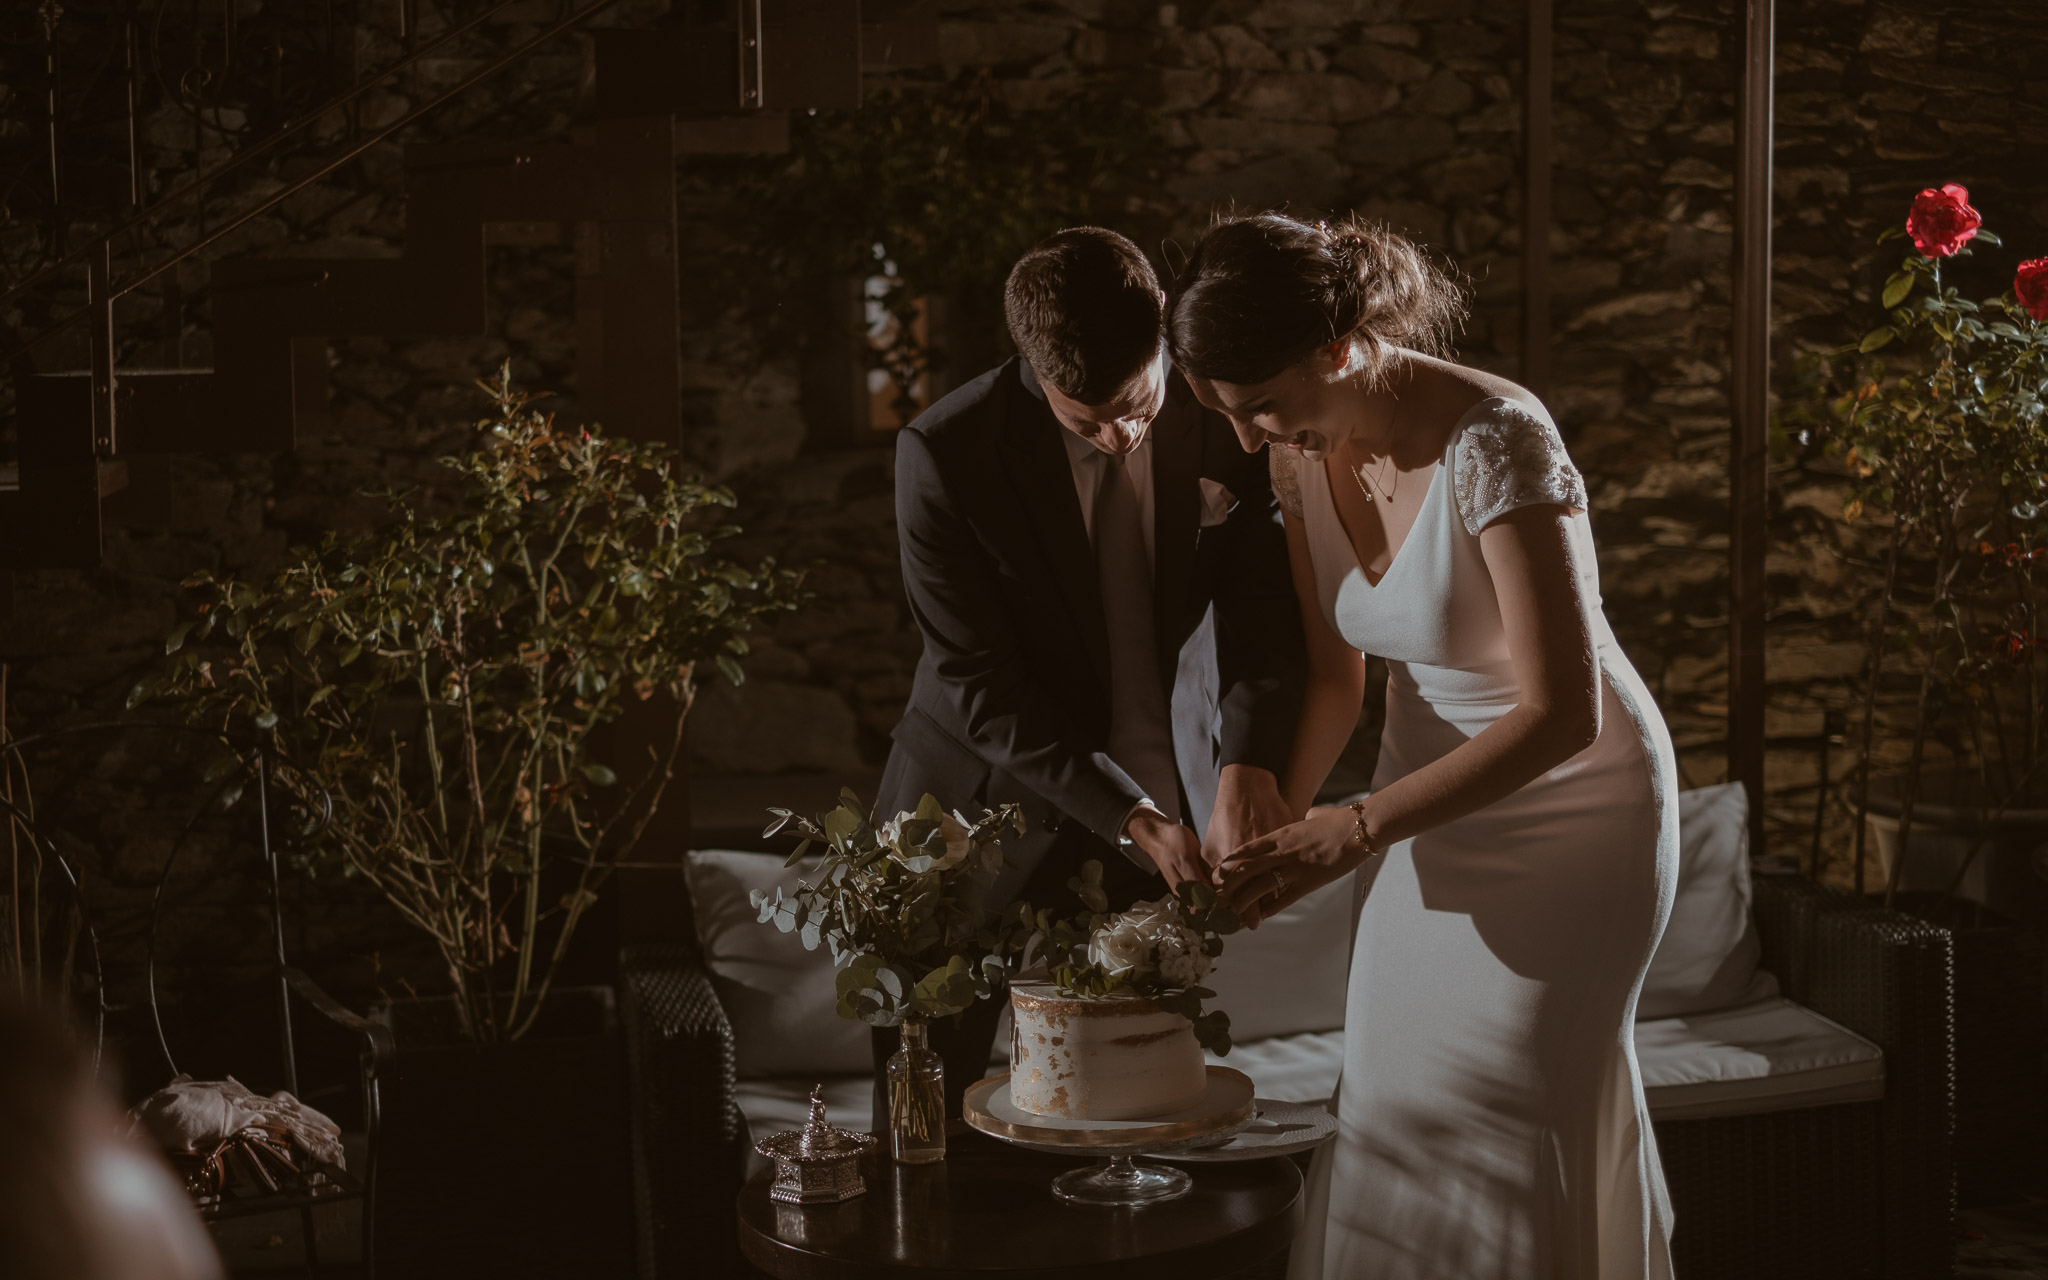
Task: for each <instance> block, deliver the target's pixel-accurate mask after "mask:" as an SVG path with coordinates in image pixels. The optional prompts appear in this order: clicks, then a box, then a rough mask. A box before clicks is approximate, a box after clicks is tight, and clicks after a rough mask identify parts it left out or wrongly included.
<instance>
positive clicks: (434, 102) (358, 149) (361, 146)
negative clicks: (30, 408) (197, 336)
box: [0, 0, 619, 365]
mask: <svg viewBox="0 0 2048 1280" xmlns="http://www.w3.org/2000/svg"><path fill="white" fill-rule="evenodd" d="M617 3H619V0H592V3H590V4H588V5H585V6H584V7H583V8H581V9H578V10H577V11H576V12H574V13H572V14H570V15H569V16H568V17H566V18H563V19H562V20H561V21H559V22H557V23H555V24H554V25H553V26H551V27H549V28H547V29H546V30H544V31H542V32H541V33H540V34H539V35H537V36H534V37H533V38H532V39H530V40H528V41H527V42H526V43H524V44H522V45H520V46H519V47H518V48H516V49H513V50H512V51H511V52H509V53H507V54H505V55H504V56H503V57H501V58H499V59H498V60H497V61H496V62H493V63H491V64H490V65H489V66H487V67H485V68H483V69H482V70H481V71H477V72H474V73H472V74H471V75H469V76H468V77H467V78H465V79H464V80H462V81H461V82H459V83H458V84H456V85H455V86H454V87H453V88H451V89H449V90H447V91H446V92H445V93H443V94H441V95H440V96H439V97H437V98H434V99H431V100H430V101H427V102H425V103H422V104H421V105H419V106H417V107H414V108H413V109H412V110H411V111H408V112H406V113H405V114H404V115H403V116H400V117H399V118H398V119H396V120H394V121H392V122H391V123H390V124H388V125H385V126H384V127H383V128H381V129H379V130H377V131H376V132H375V133H372V134H370V135H369V136H368V137H366V138H364V139H363V140H362V141H360V142H358V143H356V144H355V145H354V146H352V147H350V148H349V149H348V150H347V151H344V152H343V153H342V154H340V155H338V156H335V157H332V158H331V159H329V160H328V161H327V162H326V163H325V164H323V165H321V166H320V167H319V168H317V169H315V170H313V171H312V172H311V173H309V174H307V175H306V176H305V177H303V178H300V179H299V180H298V181H297V182H294V183H292V184H291V185H289V186H287V187H284V188H282V189H280V190H278V191H275V192H273V193H272V194H271V195H270V196H269V197H268V198H267V199H265V200H263V201H262V202H261V203H259V204H257V205H256V206H254V207H253V208H250V209H245V210H243V211H242V213H241V214H239V215H238V216H237V217H235V218H234V219H233V220H232V221H230V222H227V223H225V224H224V225H222V226H220V227H217V228H215V229H214V230H213V231H212V232H211V233H210V234H208V235H206V236H204V237H202V238H201V239H199V240H195V241H194V242H192V243H191V244H189V245H186V246H185V247H184V248H183V249H180V250H179V251H178V252H177V253H175V254H173V255H171V256H170V257H169V258H166V259H165V260H164V261H162V262H159V263H157V264H156V265H155V266H153V267H150V268H147V269H146V270H144V271H143V272H142V273H141V274H140V275H136V276H131V277H129V278H128V279H126V280H123V281H121V282H120V283H119V284H117V285H114V286H112V287H111V288H110V289H109V291H108V295H107V301H108V303H109V304H110V303H111V302H112V300H113V299H115V298H118V297H120V296H121V295H122V294H124V293H131V292H133V291H134V290H136V289H139V288H141V287H142V286H143V285H145V284H148V283H149V282H150V281H151V280H154V279H156V278H157V277H158V276H160V275H162V274H163V273H164V272H166V271H168V270H170V269H171V268H172V267H175V266H177V265H178V264H179V263H180V262H183V261H184V260H185V259H187V258H189V257H191V256H192V255H194V254H196V253H198V252H199V251H200V250H201V249H204V248H205V247H206V246H208V245H210V244H213V243H214V242H215V241H217V240H220V239H221V238H223V237H224V236H226V235H227V234H228V233H229V232H231V231H234V230H235V229H236V228H238V227H240V226H242V224H244V223H246V222H248V221H250V220H252V219H253V218H255V217H256V216H257V215H259V214H262V213H265V212H267V211H268V210H270V209H273V208H275V207H277V206H278V205H280V204H282V203H284V202H285V201H286V200H288V199H290V198H291V197H292V196H295V195H297V194H298V193H299V192H301V191H303V190H305V189H306V188H307V187H310V186H312V185H313V184H314V183H315V182H318V181H319V180H320V179H322V178H324V177H326V176H327V175H328V174H330V173H333V172H334V171H335V170H336V169H339V168H340V167H341V166H343V165H345V164H347V163H348V162H349V161H351V160H354V159H355V158H356V157H357V156H359V155H361V154H363V152H365V151H368V150H369V149H370V148H371V147H374V146H376V145H377V144H378V143H380V142H382V141H384V139H386V138H388V137H390V136H391V135H392V134H394V133H397V132H398V131H399V130H400V129H403V128H405V127H406V126H407V125H410V124H412V123H413V122H414V121H416V120H418V119H419V118H420V117H422V116H424V115H426V114H428V113H429V112H431V111H435V110H437V109H439V108H440V107H442V106H444V105H446V104H447V103H448V102H450V101H451V100H453V99H455V98H459V97H461V96H462V95H463V94H466V93H468V92H469V91H470V90H471V89H474V88H475V87H476V86H477V85H479V84H482V83H483V82H484V81H486V80H488V79H490V78H491V77H492V76H495V75H497V74H498V73H499V72H501V71H503V70H505V69H506V68H507V67H509V66H511V65H512V64H513V63H515V62H518V61H519V60H520V59H522V58H524V57H525V56H526V55H527V54H529V53H532V52H533V51H534V50H535V49H538V48H539V47H540V46H542V45H544V44H546V43H548V42H549V41H551V40H553V39H554V38H555V37H557V36H559V35H561V34H562V33H563V32H565V31H568V30H569V29H570V28H572V27H576V26H580V25H582V24H583V23H584V22H586V21H588V20H589V19H591V18H593V17H596V16H597V15H598V14H599V13H601V12H603V11H604V10H606V9H609V8H611V7H612V6H613V5H615V4H617ZM100 243H102V240H101V239H100V238H95V239H94V241H93V244H94V245H95V246H97V245H99V244H100ZM99 309H100V308H99V304H98V303H97V301H95V303H92V304H88V305H86V306H84V307H80V308H79V309H78V310H76V311H74V312H72V313H71V314H70V315H68V316H65V317H64V318H63V319H61V320H57V321H55V322H53V323H52V324H51V325H50V326H49V327H48V328H46V329H44V330H43V331H42V332H41V333H39V334H37V335H36V336H35V337H33V338H30V339H29V340H28V341H27V342H24V343H22V344H21V345H19V346H17V347H15V348H14V349H13V350H11V351H9V352H8V353H7V354H6V356H4V357H0V365H7V364H11V363H12V362H13V361H15V360H17V359H20V358H21V357H22V356H24V355H26V354H28V353H29V352H30V351H33V350H35V349H36V348H37V347H39V346H41V345H42V344H43V343H44V342H46V341H48V340H49V339H50V338H52V337H54V336H55V335H57V334H58V333H60V332H62V331H63V330H65V329H67V328H69V327H70V326H72V325H73V324H76V323H77V322H78V321H80V320H83V319H85V318H86V317H87V316H90V315H92V314H93V313H94V312H96V311H98V310H99Z"/></svg>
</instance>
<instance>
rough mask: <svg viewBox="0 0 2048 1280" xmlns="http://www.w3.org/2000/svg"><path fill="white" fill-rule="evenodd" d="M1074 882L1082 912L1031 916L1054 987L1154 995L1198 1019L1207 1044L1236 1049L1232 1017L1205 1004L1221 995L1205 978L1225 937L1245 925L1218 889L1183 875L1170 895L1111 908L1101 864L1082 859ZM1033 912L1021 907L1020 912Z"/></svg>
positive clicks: (1082, 993) (1087, 993)
mask: <svg viewBox="0 0 2048 1280" xmlns="http://www.w3.org/2000/svg"><path fill="white" fill-rule="evenodd" d="M1067 887H1068V888H1070V889H1072V890H1073V891H1074V892H1075V893H1077V894H1079V895H1080V897H1081V902H1082V905H1083V906H1084V908H1085V910H1084V911H1083V912H1082V913H1081V914H1080V915H1078V916H1075V917H1073V918H1070V919H1066V920H1059V919H1054V918H1053V917H1052V915H1051V913H1050V912H1046V911H1041V912H1038V913H1036V915H1035V918H1034V919H1033V920H1032V922H1031V924H1032V926H1033V927H1034V928H1035V929H1036V932H1037V934H1038V945H1039V955H1040V956H1041V957H1042V958H1043V959H1044V961H1045V963H1046V968H1047V972H1048V977H1049V979H1050V981H1051V982H1052V985H1053V987H1054V989H1055V990H1056V991H1058V992H1059V994H1061V995H1063V996H1070V997H1071V996H1078V997H1084V998H1101V997H1105V996H1134V997H1138V998H1141V999H1146V1000H1150V1001H1151V1002H1152V1003H1153V1004H1154V1005H1156V1006H1158V1007H1159V1008H1160V1009H1162V1010H1164V1011H1166V1012H1167V1013H1177V1014H1179V1015H1180V1016H1181V1017H1183V1018H1186V1019H1187V1020H1188V1021H1189V1022H1190V1023H1192V1024H1193V1026H1194V1032H1195V1039H1196V1041H1197V1042H1199V1043H1200V1044H1201V1046H1202V1047H1203V1048H1204V1049H1207V1050H1208V1051H1209V1052H1211V1053H1214V1054H1217V1055H1219V1056H1221V1055H1223V1054H1227V1053H1229V1052H1230V1015H1229V1014H1227V1013H1224V1012H1222V1011H1221V1010H1211V1011H1208V1012H1204V1011H1203V1009H1202V1002H1203V1001H1204V1000H1211V999H1214V998H1215V996H1216V993H1215V992H1214V991H1211V990H1209V989H1208V988H1207V987H1204V986H1203V985H1202V980H1203V979H1205V978H1207V977H1208V976H1209V971H1210V970H1211V969H1212V968H1213V967H1214V965H1215V961H1216V957H1217V956H1219V955H1221V954H1222V953H1223V936H1224V935H1225V934H1229V933H1234V932H1236V931H1237V929H1238V919H1237V915H1236V913H1234V912H1233V911H1231V909H1230V908H1229V907H1226V906H1224V905H1223V903H1222V901H1221V900H1220V899H1218V897H1217V896H1216V891H1215V889H1213V888H1211V887H1210V886H1208V885H1206V884H1203V883H1202V882H1201V881H1199V880H1188V881H1183V882H1182V883H1181V885H1180V886H1179V887H1178V888H1177V889H1175V890H1174V892H1173V893H1171V894H1168V895H1167V896H1165V897H1162V898H1157V899H1154V900H1153V901H1150V902H1139V903H1134V904H1133V905H1132V906H1131V907H1130V909H1128V910H1126V911H1120V912H1111V911H1110V910H1109V901H1108V899H1107V897H1106V896H1105V895H1104V894H1103V892H1102V864H1101V863H1098V862H1089V863H1086V864H1085V865H1083V867H1082V869H1081V875H1080V876H1079V877H1078V878H1077V879H1074V880H1070V881H1068V882H1067ZM1026 911H1028V908H1023V909H1020V912H1019V914H1020V916H1021V915H1023V914H1024V913H1025V912H1026Z"/></svg>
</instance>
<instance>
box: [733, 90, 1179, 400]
mask: <svg viewBox="0 0 2048 1280" xmlns="http://www.w3.org/2000/svg"><path fill="white" fill-rule="evenodd" d="M1153 125H1154V121H1153V120H1152V118H1151V117H1150V116H1149V115H1148V114H1147V113H1146V112H1145V111H1144V110H1143V109H1142V107H1141V106H1140V105H1139V104H1138V103H1137V102H1135V101H1134V100H1133V99H1132V96H1131V94H1130V93H1129V91H1128V85H1124V84H1117V83H1112V82H1109V81H1107V80H1105V81H1102V82H1099V83H1097V84H1094V85H1092V86H1090V87H1089V88H1087V89H1085V90H1083V91H1082V92H1081V93H1079V94H1077V95H1076V96H1075V97H1074V98H1072V99H1071V100H1070V101H1069V102H1067V103H1066V104H1064V105H1062V106H1059V107H1055V108H1050V109H1046V110H1039V111H1022V110H1018V109H1016V108H1013V107H1011V106H1009V105H1007V104H1006V103H1005V102H1004V101H1003V100H1002V99H1001V98H998V97H996V96H995V95H994V94H993V93H992V92H991V86H990V83H989V81H988V80H987V79H986V78H985V77H971V78H965V79H961V80H957V81H955V82H952V83H949V84H926V83H898V84H896V85H893V86H891V87H889V88H885V89H883V90H882V91H880V92H879V93H876V94H873V95H871V96H870V97H869V98H868V100H867V101H866V102H864V103H863V104H862V105H861V106H860V108H859V109H858V110H854V111H844V112H821V113H819V114H818V115H815V116H799V117H796V118H794V119H793V120H792V121H791V131H790V149H789V151H788V153H787V154H785V155H782V156H777V157H773V158H770V159H766V160H760V161H752V162H747V163H745V164H744V165H743V166H741V167H740V168H739V171H738V172H737V173H736V174H735V180H734V194H735V195H736V196H737V198H738V202H739V207H740V211H741V213H740V218H741V221H743V222H744V223H745V225H747V226H749V227H751V228H754V229H755V231H754V233H753V234H751V235H750V237H749V239H748V241H747V242H746V244H744V245H741V246H736V252H734V253H732V254H731V255H728V257H727V258H726V259H725V262H724V266H725V268H726V270H727V272H728V273H729V275H730V279H729V280H728V281H726V282H725V287H724V288H722V290H721V294H722V296H727V297H734V298H740V299H744V300H746V301H745V304H744V306H745V309H746V310H748V311H749V312H751V313H752V314H753V315H754V316H755V318H756V320H757V321H758V322H759V323H760V324H761V325H762V326H764V327H765V328H767V329H768V330H769V331H770V332H769V333H767V334H764V338H765V340H766V341H767V342H768V343H769V344H771V345H772V344H776V343H777V341H778V339H779V340H784V341H786V340H787V339H788V338H790V337H793V336H794V335H790V334H782V333H778V332H775V331H774V329H775V326H776V325H777V324H778V323H779V322H780V320H781V319H782V318H783V317H785V316H786V315H787V314H788V313H787V311H786V310H785V309H784V303H785V302H786V301H787V299H788V298H789V297H790V296H791V294H792V292H794V291H795V290H796V289H798V288H799V287H801V286H802V285H804V284H806V283H808V282H811V281H814V280H816V279H819V278H826V277H830V278H846V277H868V276H876V275H880V276H888V277H894V278H895V279H896V281H897V282H898V283H897V284H896V285H895V286H894V287H892V288H891V289H890V290H889V292H888V293H887V294H886V295H884V296H883V297H881V298H880V299H879V302H880V303H881V305H882V307H883V308H884V309H885V310H886V311H887V312H888V313H889V314H890V315H891V316H892V317H893V318H894V320H895V322H896V323H895V325H894V333H893V341H892V344H891V345H890V346H889V348H888V349H887V350H885V351H883V352H881V353H879V354H878V355H877V356H876V357H875V360H876V363H877V366H878V367H881V368H884V369H886V370H888V372H889V374H890V376H891V378H893V379H894V380H895V382H896V384H897V386H898V388H899V390H900V391H902V392H903V393H904V394H906V395H907V394H908V390H909V388H910V387H912V386H914V385H915V384H916V382H917V380H918V378H919V377H920V376H922V374H923V372H924V371H925V369H926V368H927V367H929V365H930V364H931V362H932V360H933V358H934V353H933V352H932V351H931V349H930V348H929V346H928V345H927V344H925V343H924V342H922V341H920V340H919V338H918V337H917V335H916V333H915V331H914V321H915V319H916V305H917V300H918V299H919V298H922V297H926V296H941V297H945V296H959V297H963V298H969V299H986V300H987V305H989V306H991V307H994V308H998V309H999V308H1000V305H1001V299H1002V285H1003V280H1004V278H1005V277H1006V276H1007V275H1008V274H1009V270H1010V266H1011V264H1012V263H1014V262H1015V261H1016V260H1017V258H1018V256H1019V255H1021V254H1022V253H1023V252H1024V250H1026V249H1028V248H1030V247H1031V246H1032V245H1033V244H1035V243H1036V242H1038V241H1039V240H1041V239H1043V238H1044V237H1045V236H1047V235H1050V234H1051V233H1052V232H1054V231H1057V230H1058V229H1060V228H1061V227H1064V226H1071V225H1074V224H1077V223H1088V222H1101V221H1105V220H1116V219H1118V218H1119V217H1120V215H1122V214H1124V213H1125V206H1126V205H1127V204H1128V203H1129V201H1130V198H1131V196H1132V193H1135V192H1139V191H1142V190H1145V189H1146V188H1147V187H1148V186H1149V185H1150V181H1149V180H1150V177H1151V169H1152V164H1153V162H1152V160H1151V157H1153V156H1154V155H1156V154H1157V153H1158V148H1157V145H1156V142H1155V141H1154V139H1153V136H1152V131H1153Z"/></svg>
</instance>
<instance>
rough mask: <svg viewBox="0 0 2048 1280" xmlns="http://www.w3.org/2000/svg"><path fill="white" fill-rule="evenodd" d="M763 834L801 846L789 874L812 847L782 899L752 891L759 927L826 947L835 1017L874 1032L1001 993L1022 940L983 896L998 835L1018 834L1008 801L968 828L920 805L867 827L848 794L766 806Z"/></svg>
mask: <svg viewBox="0 0 2048 1280" xmlns="http://www.w3.org/2000/svg"><path fill="white" fill-rule="evenodd" d="M769 812H770V813H772V814H774V815H775V821H774V822H773V823H771V824H770V825H769V827H768V830H767V832H766V834H768V835H774V834H776V833H778V832H780V831H783V830H785V829H789V830H794V831H796V832H797V833H798V834H800V835H801V836H802V837H803V840H802V841H801V842H800V843H799V844H798V845H797V847H796V850H795V851H794V852H793V853H791V854H790V856H789V862H790V865H795V864H797V863H799V862H802V861H803V860H804V859H805V858H806V857H807V856H808V855H810V854H811V852H812V850H813V849H820V852H819V854H818V855H817V856H816V858H815V859H814V860H813V861H812V863H811V865H810V866H808V867H807V868H806V875H807V878H806V879H804V880H803V881H800V882H799V886H798V888H797V891H796V893H795V894H794V895H792V896H784V894H783V892H782V890H780V889H777V890H775V891H774V892H773V893H772V894H771V893H764V892H762V891H760V890H756V891H755V892H754V894H753V899H752V900H753V904H754V907H755V909H756V910H757V911H759V912H760V921H761V923H763V924H773V925H774V926H775V927H776V928H777V929H779V930H781V931H782V932H784V933H794V934H796V935H797V937H798V939H799V940H800V941H801V942H802V943H803V945H804V947H805V948H806V949H807V950H811V951H815V950H817V949H818V947H819V946H821V945H822V946H824V947H825V948H827V949H828V950H829V951H830V952H831V954H832V961H833V963H834V965H836V966H837V968H838V977H837V979H836V982H837V989H838V996H839V998H838V1005H837V1008H838V1012H839V1016H840V1017H842V1018H851V1019H856V1020H858V1021H861V1022H865V1023H868V1024H869V1025H871V1026H877V1027H893V1026H896V1025H898V1024H899V1023H901V1022H902V1021H903V1020H904V1019H905V1018H912V1017H914V1018H925V1019H930V1018H938V1017H945V1016H947V1015H950V1014H955V1013H959V1012H961V1011H962V1010H964V1009H966V1008H967V1007H968V1006H969V1005H971V1004H973V1003H974V1002H975V1001H976V1000H980V999H983V998H985V997H987V996H989V995H991V994H993V993H994V992H996V991H1000V990H1001V989H1002V988H1003V985H1004V981H1005V976H1006V970H1005V963H1006V961H1007V960H1008V958H1009V957H1011V956H1013V955H1015V954H1016V953H1017V952H1019V951H1021V950H1022V947H1023V936H1022V935H1021V934H1020V933H1019V932H1018V931H1017V930H1016V929H1015V928H1013V927H1012V926H1011V925H1010V923H1009V921H1008V920H1007V919H1006V918H1005V917H1004V916H1003V915H1002V914H1001V913H997V912H993V911H990V910H989V909H988V907H987V906H986V903H985V899H986V897H987V894H988V890H989V887H990V886H991V885H992V884H994V883H995V879H996V876H997V875H999V874H1000V873H1001V871H1002V869H1003V865H1004V862H1005V859H1004V856H1003V849H1002V843H1001V836H1002V834H1003V833H1004V832H1005V831H1011V832H1015V833H1016V834H1018V835H1022V834H1023V833H1024V813H1023V810H1022V809H1020V808H1019V807H1018V806H1016V805H1014V804H1008V805H1004V806H1003V807H1002V808H1000V809H995V810H991V811H988V812H985V813H984V814H982V816H981V817H980V818H979V819H977V820H975V821H972V822H970V821H968V820H967V819H966V818H965V817H963V816H961V815H959V814H949V813H947V812H946V811H945V810H944V809H943V808H942V807H941V806H940V804H939V802H938V801H937V800H936V799H934V798H933V797H931V796H925V797H924V798H923V800H922V801H920V802H919V804H918V807H917V809H916V810H915V811H914V812H909V813H901V814H898V815H896V816H895V817H893V818H890V819H889V820H888V821H886V822H882V823H880V824H877V823H875V822H873V821H871V819H870V818H869V817H868V815H867V813H866V811H865V810H864V809H863V808H862V807H861V803H860V798H859V797H858V796H856V795H854V794H853V792H851V791H842V792H841V793H840V805H839V807H838V808H836V809H834V810H832V811H831V812H830V813H823V814H819V815H818V816H817V817H815V818H805V817H802V816H799V815H798V814H796V813H794V812H792V811H791V810H788V809H771V810H769Z"/></svg>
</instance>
